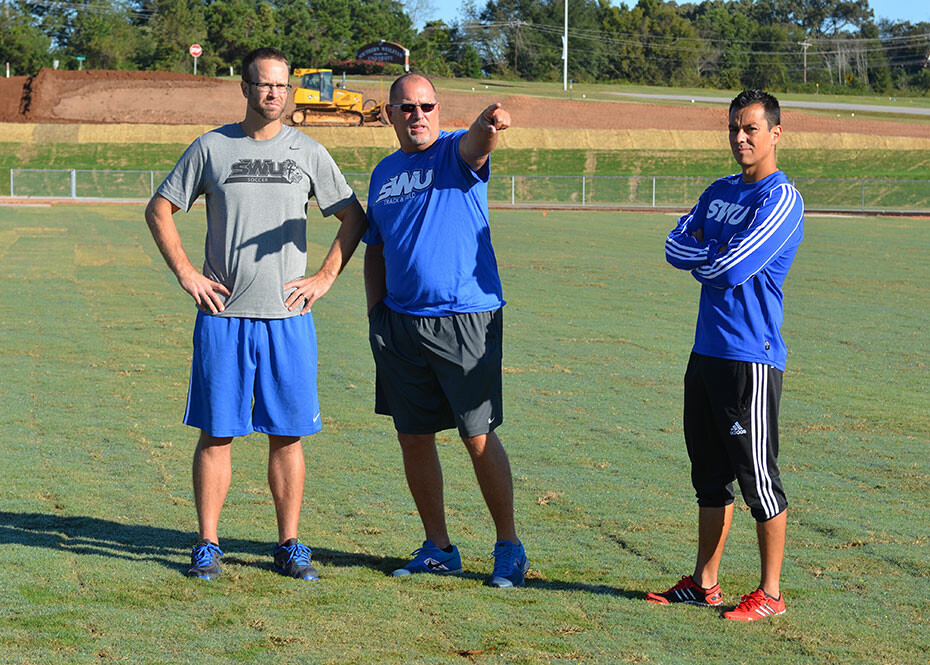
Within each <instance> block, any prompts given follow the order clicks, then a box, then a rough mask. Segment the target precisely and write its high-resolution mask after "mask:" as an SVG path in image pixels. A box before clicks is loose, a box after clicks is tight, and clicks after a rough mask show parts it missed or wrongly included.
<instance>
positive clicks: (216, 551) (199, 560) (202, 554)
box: [192, 543, 223, 568]
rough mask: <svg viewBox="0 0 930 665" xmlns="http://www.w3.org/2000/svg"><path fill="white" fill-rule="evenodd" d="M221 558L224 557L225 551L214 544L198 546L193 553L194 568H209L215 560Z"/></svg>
mask: <svg viewBox="0 0 930 665" xmlns="http://www.w3.org/2000/svg"><path fill="white" fill-rule="evenodd" d="M221 556H223V550H221V549H220V548H219V546H217V545H214V544H213V543H204V544H202V545H197V546H196V547H194V551H193V557H192V558H193V567H194V568H207V567H209V566H211V565H213V561H214V559H216V558H217V557H221Z"/></svg>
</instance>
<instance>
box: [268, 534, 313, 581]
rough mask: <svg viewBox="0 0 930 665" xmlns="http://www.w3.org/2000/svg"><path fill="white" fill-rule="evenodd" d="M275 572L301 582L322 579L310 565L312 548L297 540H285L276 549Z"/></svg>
mask: <svg viewBox="0 0 930 665" xmlns="http://www.w3.org/2000/svg"><path fill="white" fill-rule="evenodd" d="M274 570H275V572H276V573H281V574H282V575H286V576H288V577H295V578H297V579H299V580H313V581H317V580H319V579H320V574H319V573H318V572H317V570H316V568H314V567H313V564H311V563H310V548H309V547H307V546H306V545H304V544H303V543H301V542H300V541H299V540H297V539H296V538H291V539H290V540H285V541H284V542H283V543H281V544H280V545H278V546H277V547H275V548H274Z"/></svg>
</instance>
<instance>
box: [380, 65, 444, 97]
mask: <svg viewBox="0 0 930 665" xmlns="http://www.w3.org/2000/svg"><path fill="white" fill-rule="evenodd" d="M410 78H420V79H423V80H424V81H426V82H427V83H429V87H430V88H432V89H433V94H434V95H435V94H436V86H434V85H433V82H432V81H430V80H429V78H427V77H426V76H423V74H417V73H416V72H408V73H406V74H403V75H402V76H399V77H398V78H397V79H396V80H395V81H394V82H393V83H392V84H391V90H390V91H389V92H388V100H389V101H390V103H392V104H393V103H394V99H395V96H394V93H396V92H397V90H398V89H399V88H400V86H401V83H403V82H404V81H406V80H407V79H410Z"/></svg>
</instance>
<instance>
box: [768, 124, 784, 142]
mask: <svg viewBox="0 0 930 665" xmlns="http://www.w3.org/2000/svg"><path fill="white" fill-rule="evenodd" d="M770 131H771V132H772V145H776V144H777V143H778V141H779V139H781V125H775V126H774V127H772V129H771V130H770Z"/></svg>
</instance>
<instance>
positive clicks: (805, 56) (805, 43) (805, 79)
mask: <svg viewBox="0 0 930 665" xmlns="http://www.w3.org/2000/svg"><path fill="white" fill-rule="evenodd" d="M798 44H800V46H801V49H802V50H803V51H804V82H805V83H807V48H808V47H809V46H810V45H811V43H810V42H809V41H807V40H806V39H805V40H804V41H803V42H798Z"/></svg>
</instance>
